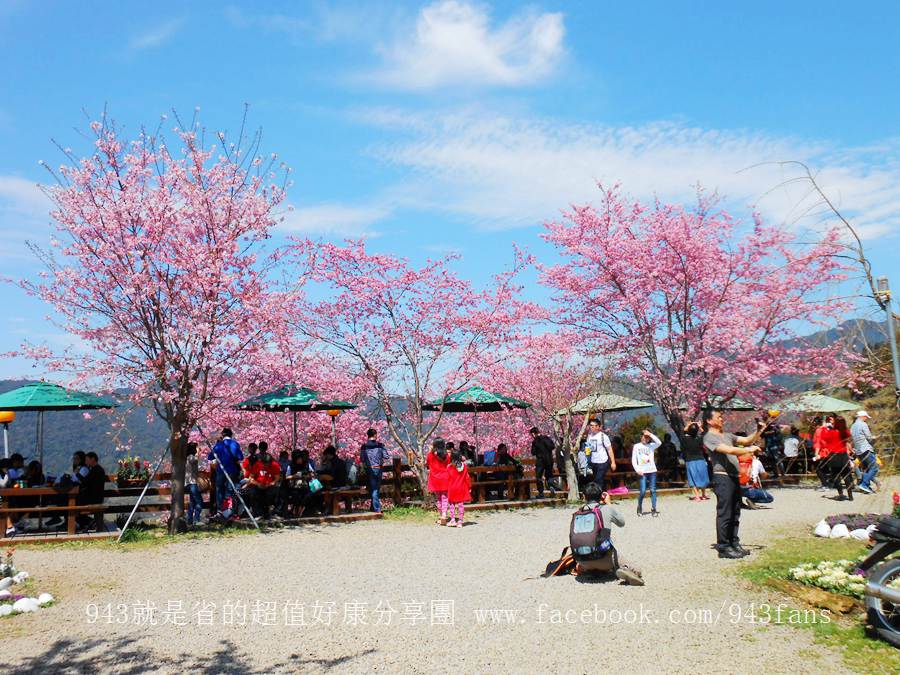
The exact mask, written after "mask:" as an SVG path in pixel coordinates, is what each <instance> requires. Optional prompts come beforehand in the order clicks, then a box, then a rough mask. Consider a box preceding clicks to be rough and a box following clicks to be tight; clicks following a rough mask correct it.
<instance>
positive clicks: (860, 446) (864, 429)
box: [850, 410, 878, 494]
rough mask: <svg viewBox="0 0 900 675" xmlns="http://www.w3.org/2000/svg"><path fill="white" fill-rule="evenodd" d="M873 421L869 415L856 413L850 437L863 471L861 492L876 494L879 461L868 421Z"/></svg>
mask: <svg viewBox="0 0 900 675" xmlns="http://www.w3.org/2000/svg"><path fill="white" fill-rule="evenodd" d="M869 419H871V418H870V417H869V413H867V412H866V411H865V410H860V411H859V412H858V413H856V421H855V422H854V423H853V426H851V427H850V437H851V438H852V439H853V454H854V455H855V456H856V459H858V460H859V468H860V470H861V471H862V480H861V481H860V483H859V488H858V489H859V491H860V492H868V493H869V494H871V493H872V492H874V490H873V488H872V480H873V479H874V478H875V476H876V474H877V473H878V459H877V458H876V457H875V448H874V447H872V441H874V440H875V437H874V436H873V435H872V432H871V431H870V430H869V423H868V421H867V420H869Z"/></svg>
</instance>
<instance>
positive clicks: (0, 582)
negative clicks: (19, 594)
mask: <svg viewBox="0 0 900 675" xmlns="http://www.w3.org/2000/svg"><path fill="white" fill-rule="evenodd" d="M12 585H13V578H12V577H4V578H3V579H0V591H2V590H3V589H5V588H9V587H10V586H12Z"/></svg>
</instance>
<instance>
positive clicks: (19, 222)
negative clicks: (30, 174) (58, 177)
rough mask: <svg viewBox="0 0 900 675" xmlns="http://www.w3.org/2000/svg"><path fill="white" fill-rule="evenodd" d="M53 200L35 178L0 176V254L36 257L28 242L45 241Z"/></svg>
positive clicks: (27, 258) (13, 257) (7, 257)
mask: <svg viewBox="0 0 900 675" xmlns="http://www.w3.org/2000/svg"><path fill="white" fill-rule="evenodd" d="M52 208H53V204H52V202H51V201H50V199H49V198H48V197H47V195H45V194H44V193H43V191H42V190H41V189H40V187H38V185H37V184H36V183H35V182H34V181H30V180H26V179H24V178H19V177H18V176H0V258H2V259H4V260H7V261H9V260H19V261H30V262H33V261H34V255H33V254H32V253H31V251H29V250H28V247H27V246H26V244H25V242H26V240H29V241H37V242H38V243H40V244H45V243H46V242H47V241H48V240H49V235H50V226H49V225H48V223H49V222H50V216H49V213H50V210H51V209H52Z"/></svg>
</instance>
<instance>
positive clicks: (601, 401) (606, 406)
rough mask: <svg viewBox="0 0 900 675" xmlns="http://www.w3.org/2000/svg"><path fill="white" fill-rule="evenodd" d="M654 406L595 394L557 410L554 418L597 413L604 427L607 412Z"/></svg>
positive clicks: (633, 400)
mask: <svg viewBox="0 0 900 675" xmlns="http://www.w3.org/2000/svg"><path fill="white" fill-rule="evenodd" d="M654 405H656V404H655V403H649V402H647V401H639V400H637V399H633V398H628V397H627V396H621V395H620V394H613V393H610V392H597V393H596V394H590V395H589V396H585V397H584V398H583V399H581V400H579V401H576V402H575V403H573V404H572V405H570V406H569V407H568V408H562V409H561V410H557V411H556V416H557V417H565V416H566V415H589V414H590V415H592V414H594V413H599V414H600V420H601V424H603V425H604V426H605V419H604V417H605V415H606V413H607V412H615V411H619V410H640V409H642V408H652V407H653V406H654Z"/></svg>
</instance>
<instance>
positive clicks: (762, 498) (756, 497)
mask: <svg viewBox="0 0 900 675" xmlns="http://www.w3.org/2000/svg"><path fill="white" fill-rule="evenodd" d="M741 494H743V495H744V496H745V497H746V498H747V499H749V500H750V501H751V502H753V503H754V504H771V503H772V502H774V501H775V497H773V496H772V495H771V494H769V493H768V492H766V491H765V490H763V489H762V488H741Z"/></svg>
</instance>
